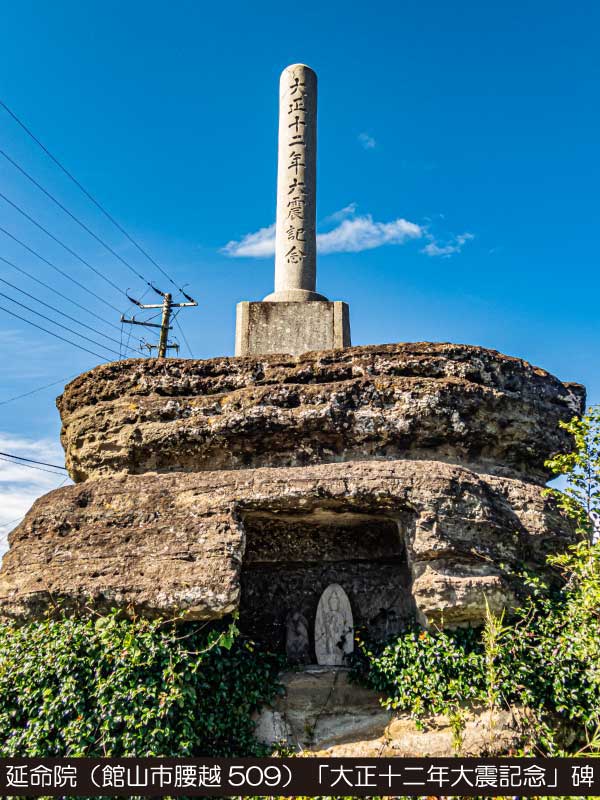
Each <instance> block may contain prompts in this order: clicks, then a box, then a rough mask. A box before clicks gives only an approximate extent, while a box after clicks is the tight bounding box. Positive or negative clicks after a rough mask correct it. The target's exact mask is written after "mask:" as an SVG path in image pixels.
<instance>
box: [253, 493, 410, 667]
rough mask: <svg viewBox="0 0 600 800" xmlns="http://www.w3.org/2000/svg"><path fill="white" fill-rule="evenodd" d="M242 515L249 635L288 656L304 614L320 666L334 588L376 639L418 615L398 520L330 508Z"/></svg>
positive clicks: (361, 626)
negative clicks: (290, 628)
mask: <svg viewBox="0 0 600 800" xmlns="http://www.w3.org/2000/svg"><path fill="white" fill-rule="evenodd" d="M242 518H243V524H244V528H245V531H246V552H245V555H244V561H243V565H242V580H241V584H242V595H241V603H240V627H241V629H242V631H243V632H244V633H245V634H247V635H248V636H251V637H252V638H254V639H255V640H258V641H262V642H266V643H268V644H269V646H270V647H271V648H272V649H274V650H275V651H277V652H282V653H283V652H285V646H286V645H285V643H286V628H287V620H288V618H289V615H291V614H293V613H294V612H300V613H301V614H303V615H304V617H305V618H306V620H307V622H308V628H309V635H310V655H311V660H312V663H315V654H314V623H315V615H316V611H317V605H318V603H319V598H320V597H321V594H322V593H323V591H324V590H325V589H326V588H327V586H329V585H330V584H332V583H338V584H340V586H342V587H343V589H344V591H345V592H346V594H347V595H348V597H349V599H350V603H351V606H352V613H353V615H354V626H355V629H363V630H364V631H366V634H367V635H368V636H369V638H373V639H377V640H383V639H386V638H388V637H390V636H393V635H394V634H396V633H398V632H399V631H400V630H402V629H403V628H404V627H405V626H406V624H407V623H408V622H409V621H410V620H412V619H413V618H414V604H413V599H412V595H411V580H410V574H409V569H408V563H407V559H406V547H405V544H404V540H403V537H402V535H401V533H400V531H399V526H398V523H397V522H396V521H395V520H393V519H390V518H389V517H385V516H375V515H372V514H362V513H357V512H356V511H354V510H353V511H352V512H343V511H331V510H326V509H316V510H314V511H312V512H310V513H306V512H289V511H286V512H278V513H274V512H261V511H252V512H246V513H244V514H243V515H242Z"/></svg>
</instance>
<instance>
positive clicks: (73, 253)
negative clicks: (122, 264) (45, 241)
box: [0, 192, 125, 294]
mask: <svg viewBox="0 0 600 800" xmlns="http://www.w3.org/2000/svg"><path fill="white" fill-rule="evenodd" d="M0 197H1V198H2V199H3V200H4V201H5V202H6V203H8V204H9V205H10V206H12V207H13V208H14V209H15V211H18V212H19V214H22V215H23V216H24V217H25V219H27V220H29V222H31V223H32V225H35V226H36V228H39V229H40V230H41V231H43V232H44V233H45V234H46V236H49V237H50V238H51V239H52V241H54V242H56V243H57V244H59V245H60V246H61V247H64V249H65V250H66V251H67V253H70V254H71V255H72V256H73V257H74V258H76V259H78V260H79V261H81V263H82V264H84V265H85V266H86V267H88V268H89V269H91V270H92V272H94V273H95V274H96V275H98V276H99V277H100V278H102V280H103V281H106V283H108V285H109V286H112V288H113V289H116V290H117V292H119V294H121V292H123V290H122V289H121V288H120V287H119V286H117V284H116V283H114V281H111V279H110V278H107V277H106V275H104V273H102V272H100V270H99V269H96V267H94V266H92V265H91V264H90V262H89V261H86V260H85V258H83V257H82V256H80V255H79V253H76V252H75V250H73V249H72V248H70V247H69V245H68V244H65V243H64V242H63V241H61V240H60V239H59V238H58V237H57V236H55V235H54V234H53V233H50V231H49V230H48V228H44V226H43V225H42V224H41V223H39V222H38V221H37V220H35V219H34V218H33V217H32V216H30V215H29V214H28V213H27V212H26V211H23V209H22V208H21V207H20V206H18V205H17V204H16V203H14V202H13V201H12V200H10V199H9V198H8V197H7V196H6V195H5V194H3V193H2V192H0ZM123 294H125V293H124V292H123Z"/></svg>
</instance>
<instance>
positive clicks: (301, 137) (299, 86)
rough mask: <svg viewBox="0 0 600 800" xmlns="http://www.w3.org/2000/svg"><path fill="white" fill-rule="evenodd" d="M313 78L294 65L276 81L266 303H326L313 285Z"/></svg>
mask: <svg viewBox="0 0 600 800" xmlns="http://www.w3.org/2000/svg"><path fill="white" fill-rule="evenodd" d="M316 200H317V76H316V74H315V73H314V72H313V70H312V69H311V68H310V67H307V66H305V65H304V64H293V65H292V66H291V67H287V69H284V70H283V72H282V73H281V79H280V81H279V159H278V164H277V224H276V226H275V227H276V235H275V291H274V292H273V293H272V294H269V295H267V297H265V301H266V302H271V303H273V302H285V301H299V302H305V301H307V300H327V298H326V297H323V295H320V294H317V293H316V291H315V287H316V282H317V232H316V223H317V203H316Z"/></svg>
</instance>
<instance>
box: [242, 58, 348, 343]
mask: <svg viewBox="0 0 600 800" xmlns="http://www.w3.org/2000/svg"><path fill="white" fill-rule="evenodd" d="M316 173H317V76H316V74H315V72H313V70H312V69H311V68H310V67H307V66H306V65H305V64H292V65H291V66H289V67H286V69H284V70H283V72H282V73H281V79H280V84H279V161H278V170H277V215H276V236H275V242H276V243H275V291H274V292H272V293H271V294H269V295H267V297H265V299H264V300H263V301H262V303H256V302H252V303H249V302H243V303H238V307H237V325H236V346H235V353H236V355H239V356H243V355H260V354H263V353H291V354H293V355H298V354H300V353H303V352H307V351H309V350H330V349H333V348H337V347H348V346H349V345H350V321H349V314H348V306H347V305H346V304H345V303H342V302H339V301H336V302H330V301H329V300H327V298H326V297H324V296H323V295H321V294H318V293H317V291H316V278H317V241H316V191H317V175H316Z"/></svg>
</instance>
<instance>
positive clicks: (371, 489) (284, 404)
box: [0, 343, 584, 648]
mask: <svg viewBox="0 0 600 800" xmlns="http://www.w3.org/2000/svg"><path fill="white" fill-rule="evenodd" d="M583 404H584V390H583V388H582V387H581V386H578V385H576V384H563V383H561V382H560V381H559V380H557V379H556V378H554V377H553V376H551V375H549V374H548V373H547V372H544V371H543V370H541V369H538V368H536V367H532V366H531V365H529V364H527V363H526V362H523V361H520V360H518V359H514V358H508V357H506V356H503V355H501V354H499V353H497V352H495V351H490V350H485V349H483V348H477V347H467V346H464V345H450V344H426V343H418V344H399V345H386V346H377V347H355V348H348V349H344V350H337V351H327V352H322V353H308V354H305V355H303V356H299V357H292V356H264V357H263V356H261V357H256V358H235V359H232V358H220V359H211V360H208V361H185V360H180V359H166V360H165V359H162V360H154V359H152V360H135V361H123V362H118V363H114V364H106V365H103V366H100V367H98V368H96V369H95V370H92V371H91V372H88V373H86V374H84V375H81V376H80V377H79V378H77V379H76V380H75V381H73V382H72V383H71V384H69V386H68V387H67V388H66V390H65V392H64V394H63V395H62V397H61V398H59V401H58V405H59V409H60V412H61V416H62V420H63V432H62V438H63V444H64V446H65V450H66V455H67V465H68V467H69V470H70V472H71V475H72V476H73V478H74V479H75V480H76V481H77V484H76V485H75V486H72V487H65V488H63V489H59V490H57V491H55V492H52V493H50V494H48V495H46V496H45V497H43V498H41V499H40V500H38V501H37V502H36V503H35V505H34V506H33V508H32V509H31V511H30V512H29V514H28V515H27V517H26V518H25V519H24V521H23V522H22V523H21V525H20V526H19V527H18V528H17V529H16V530H15V531H13V533H12V534H11V536H10V550H9V552H8V553H7V554H6V555H5V557H4V560H3V564H2V571H1V573H0V609H1V610H2V611H3V613H5V614H8V615H10V616H14V617H20V618H27V617H32V616H36V615H39V614H41V613H43V611H44V610H45V609H47V608H49V607H52V606H53V605H54V604H61V605H62V606H63V607H64V608H66V609H68V610H76V611H82V610H84V609H85V608H86V607H87V606H90V605H93V606H95V607H96V608H110V607H120V608H124V609H131V610H136V611H137V612H139V613H142V614H150V615H156V614H164V615H168V616H172V615H176V614H178V613H180V612H182V611H183V612H186V613H187V614H188V616H189V618H192V619H215V618H219V617H222V616H223V615H225V614H227V613H229V612H231V611H233V610H235V609H238V608H239V609H240V613H241V622H242V625H243V626H244V628H245V630H247V631H248V632H249V633H251V634H252V635H253V636H256V637H257V638H263V639H266V640H268V641H269V643H270V644H272V645H273V646H275V647H278V648H283V646H284V641H285V625H286V619H287V617H288V615H289V614H290V612H300V613H302V614H303V615H304V616H305V618H306V619H307V620H314V614H315V611H316V606H317V602H318V599H319V596H320V594H321V592H322V591H323V590H324V589H325V587H326V586H327V585H329V584H331V583H340V584H341V585H342V586H343V587H344V590H345V591H346V592H347V594H348V596H349V598H350V602H351V604H352V609H353V613H354V618H355V623H356V624H357V625H358V626H361V627H365V628H367V630H368V631H369V632H370V633H371V634H373V635H376V636H378V637H381V638H383V637H385V636H389V635H392V634H394V633H395V632H397V631H398V630H399V629H400V628H401V627H402V626H403V625H405V624H406V622H407V621H408V620H410V619H413V618H414V617H415V616H416V618H418V619H419V620H421V621H423V622H437V623H443V624H444V625H457V624H471V623H478V622H480V621H481V619H482V617H483V614H484V611H485V604H486V600H487V602H489V603H490V605H491V606H492V608H495V609H500V608H501V607H503V606H506V605H510V604H511V603H513V602H514V598H515V595H518V593H519V591H520V584H519V581H518V579H517V578H516V577H515V575H516V573H518V572H519V571H521V569H522V568H523V567H529V568H532V569H538V570H541V569H543V568H544V567H543V565H544V563H545V556H546V554H547V552H549V551H551V550H554V549H556V548H558V547H562V546H564V544H565V543H566V542H568V541H569V540H570V537H571V535H572V531H571V529H570V527H569V525H568V523H567V522H566V521H565V520H564V519H562V518H561V517H560V516H559V515H558V514H557V513H556V511H555V510H554V509H553V507H552V505H551V503H550V502H549V500H548V499H547V498H546V497H545V496H544V492H543V482H544V480H545V478H546V473H545V470H544V460H545V459H546V458H548V457H549V456H550V455H552V454H553V453H556V452H560V451H566V450H569V449H571V447H572V443H571V442H570V440H569V438H568V437H567V435H566V434H565V432H564V431H563V430H561V429H560V428H559V426H558V422H559V420H561V419H563V420H566V419H570V418H571V417H572V416H573V415H574V414H579V413H581V412H582V410H583Z"/></svg>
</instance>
